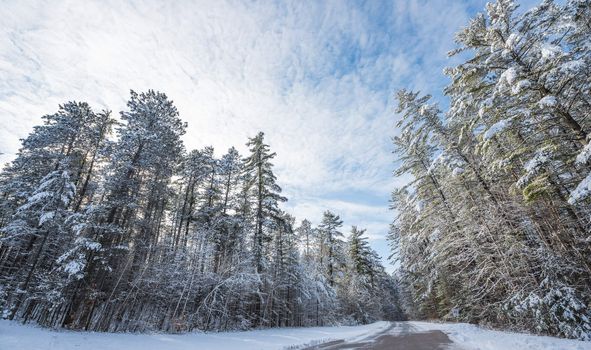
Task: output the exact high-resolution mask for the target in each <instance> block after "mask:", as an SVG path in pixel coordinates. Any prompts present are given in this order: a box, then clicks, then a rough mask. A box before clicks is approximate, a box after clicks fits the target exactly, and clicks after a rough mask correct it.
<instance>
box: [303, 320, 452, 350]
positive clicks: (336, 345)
mask: <svg viewBox="0 0 591 350" xmlns="http://www.w3.org/2000/svg"><path fill="white" fill-rule="evenodd" d="M454 348H457V347H456V346H455V345H454V344H453V343H452V341H451V340H450V339H449V337H448V336H447V335H446V334H445V333H443V332H442V331H440V330H422V329H419V328H417V327H416V326H414V325H413V324H411V323H409V322H397V323H392V324H391V325H390V327H388V328H387V329H386V330H384V331H382V332H378V333H376V334H373V335H371V336H369V337H367V338H365V339H361V340H359V341H354V342H350V341H349V342H347V341H345V340H335V341H330V342H326V343H323V344H319V345H315V346H311V347H308V348H306V349H305V350H316V349H318V350H344V349H359V350H391V349H405V350H435V349H454Z"/></svg>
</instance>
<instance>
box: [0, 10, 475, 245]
mask: <svg viewBox="0 0 591 350" xmlns="http://www.w3.org/2000/svg"><path fill="white" fill-rule="evenodd" d="M478 3H479V6H482V5H483V4H481V3H480V2H478ZM466 13H467V5H465V4H463V3H460V2H453V3H449V2H438V1H433V2H430V3H428V2H424V1H411V0H408V1H395V2H378V1H369V2H367V3H365V4H362V3H356V2H353V3H347V2H345V1H327V2H324V1H293V2H283V1H281V2H267V1H262V2H241V1H221V0H220V1H176V2H169V1H141V2H140V1H137V2H136V1H132V2H124V1H82V2H81V1H59V2H58V1H52V2H41V1H38V2H27V1H18V2H17V1H15V2H8V3H3V5H2V7H1V8H0V16H1V17H2V18H3V20H2V22H0V76H2V79H1V80H0V121H1V126H0V152H5V153H9V155H8V156H5V158H4V159H8V158H10V154H14V152H16V150H17V149H18V146H19V141H18V139H19V138H22V137H25V136H26V134H27V133H28V132H29V131H30V130H31V128H32V127H33V125H35V124H38V123H39V122H40V117H41V116H42V115H43V114H47V113H52V112H54V111H55V110H56V109H57V105H58V104H59V103H62V102H64V101H67V100H84V101H88V102H89V103H91V104H92V105H93V106H95V107H96V108H110V109H112V110H114V111H119V110H122V109H124V108H125V101H126V99H127V97H128V95H129V94H128V92H129V89H135V90H138V91H142V90H146V89H149V88H152V89H156V90H160V91H163V92H165V93H167V94H168V95H169V97H170V98H172V99H173V100H174V101H175V103H176V105H177V107H178V109H179V111H180V113H181V117H182V118H183V119H184V120H186V121H188V122H189V129H188V132H187V135H186V137H185V143H186V145H187V147H188V148H197V147H203V146H205V145H213V146H214V147H215V148H216V149H217V151H218V153H222V152H224V151H225V150H226V149H227V148H228V147H230V146H232V145H235V146H238V147H239V149H241V150H243V151H244V147H243V146H244V143H245V142H246V138H247V137H248V136H252V135H254V134H255V133H256V132H257V131H259V130H263V131H265V132H266V134H267V140H268V142H269V143H270V144H271V147H272V149H273V150H274V151H276V152H277V153H278V156H277V158H276V160H275V162H276V168H277V173H278V177H279V182H280V184H282V185H283V187H284V189H285V192H286V194H287V195H288V196H289V197H290V199H291V203H289V205H288V208H290V209H293V210H294V212H295V213H296V214H297V215H298V216H310V217H313V216H316V217H318V216H319V215H321V213H322V212H323V211H324V209H333V210H335V211H337V212H339V213H340V214H341V215H342V217H343V218H345V219H346V220H347V222H348V223H349V222H351V223H358V224H359V225H360V226H364V227H367V228H369V229H370V230H369V231H371V233H372V234H373V235H383V234H384V233H385V232H386V230H387V224H388V222H389V221H390V218H391V215H390V213H389V212H388V211H387V200H383V201H382V200H378V201H377V202H375V201H374V202H373V203H363V201H362V203H358V204H355V203H354V202H356V200H355V198H348V199H346V200H344V199H341V200H335V199H329V197H327V194H329V193H334V192H346V191H353V192H355V191H357V192H366V193H370V194H372V195H374V196H381V198H387V192H389V191H390V190H391V188H392V186H393V180H392V179H391V171H392V168H393V159H392V157H393V156H392V155H391V153H390V152H391V147H390V137H391V136H392V135H393V134H394V133H395V130H394V123H395V116H394V113H393V111H394V107H393V103H394V101H393V99H392V95H393V93H394V90H395V89H397V88H401V87H411V88H421V89H424V90H432V91H435V90H437V89H439V88H440V87H441V86H443V85H444V83H445V80H443V79H442V76H441V73H440V72H441V69H442V68H443V66H444V65H445V64H446V63H449V62H446V59H445V56H444V55H445V52H446V51H448V50H449V49H451V48H452V38H453V32H454V31H455V30H456V29H457V28H458V27H459V26H460V25H461V24H463V23H466V21H467V18H468V17H467V14H466ZM373 238H378V237H375V236H374V237H373Z"/></svg>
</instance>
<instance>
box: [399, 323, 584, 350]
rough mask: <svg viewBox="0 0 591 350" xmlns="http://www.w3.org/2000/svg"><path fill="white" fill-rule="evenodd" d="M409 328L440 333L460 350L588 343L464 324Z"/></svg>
mask: <svg viewBox="0 0 591 350" xmlns="http://www.w3.org/2000/svg"><path fill="white" fill-rule="evenodd" d="M410 324H412V325H413V326H415V327H416V328H417V329H418V330H419V331H428V330H440V331H442V332H444V333H446V334H447V335H448V336H449V338H450V339H451V340H452V341H453V342H454V343H456V344H457V345H458V346H459V347H460V349H463V350H591V342H584V341H580V340H571V339H561V338H555V337H544V336H537V335H530V334H522V333H511V332H502V331H493V330H488V329H484V328H481V327H478V326H475V325H471V324H467V323H432V322H415V321H413V322H410Z"/></svg>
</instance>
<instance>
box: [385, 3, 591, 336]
mask: <svg viewBox="0 0 591 350" xmlns="http://www.w3.org/2000/svg"><path fill="white" fill-rule="evenodd" d="M456 42H457V44H458V45H459V48H458V49H456V50H454V51H452V52H451V53H450V55H452V56H458V57H460V58H461V59H462V62H461V63H460V64H458V65H457V66H455V67H453V68H449V69H447V70H446V71H445V72H446V74H447V76H448V77H449V78H450V80H451V82H450V84H449V85H448V86H447V87H446V88H445V90H444V94H445V96H446V97H447V98H449V102H450V103H449V108H446V110H445V111H442V108H441V107H439V106H438V105H437V104H436V103H433V102H432V101H431V97H430V96H429V95H422V94H420V93H419V92H413V91H408V90H401V91H399V92H398V93H397V99H398V110H397V112H398V113H399V115H400V117H401V119H400V121H399V122H398V127H399V131H400V134H399V135H398V136H396V137H395V138H394V146H395V153H396V154H397V156H398V167H397V170H396V175H397V176H401V177H404V178H407V179H409V181H408V183H407V184H406V185H405V186H401V187H399V188H397V189H396V190H395V191H394V192H393V195H392V206H393V208H394V210H395V212H396V219H395V221H394V223H393V225H392V230H391V233H390V239H391V242H392V246H393V248H394V254H393V257H395V258H397V259H399V261H400V264H401V269H400V272H399V278H400V283H401V298H402V301H403V307H404V309H405V311H406V312H407V313H408V314H409V315H410V316H411V317H413V318H439V319H449V320H456V321H464V322H466V321H467V322H474V323H482V324H490V325H493V326H501V327H505V328H511V329H518V330H527V331H531V332H535V333H542V334H551V335H559V336H564V337H570V338H579V339H587V340H589V339H591V310H590V307H589V306H590V305H591V245H590V242H591V209H590V208H591V206H590V205H591V163H590V158H591V145H590V143H589V141H590V140H591V136H590V132H591V119H590V116H591V114H590V113H591V94H590V92H591V6H590V4H589V1H586V0H569V1H565V2H564V3H563V4H556V3H554V2H553V1H543V2H541V3H540V4H539V5H538V6H537V7H535V8H533V9H531V10H528V11H520V10H519V9H518V5H517V4H515V3H514V2H513V1H510V0H499V1H496V2H493V3H490V4H488V5H487V7H486V11H485V12H484V13H481V14H478V15H477V16H476V17H475V18H473V19H472V20H471V21H470V23H469V24H468V25H467V26H466V27H465V28H463V29H462V30H461V31H460V32H458V33H457V34H456Z"/></svg>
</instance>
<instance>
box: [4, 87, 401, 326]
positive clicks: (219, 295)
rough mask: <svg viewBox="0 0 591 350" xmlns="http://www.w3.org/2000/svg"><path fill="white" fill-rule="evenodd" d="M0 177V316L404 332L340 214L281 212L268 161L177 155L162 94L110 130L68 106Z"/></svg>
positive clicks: (364, 248) (255, 151)
mask: <svg viewBox="0 0 591 350" xmlns="http://www.w3.org/2000/svg"><path fill="white" fill-rule="evenodd" d="M43 121H44V122H43V125H39V126H36V127H35V128H34V130H33V132H32V133H31V134H29V135H28V137H26V138H25V139H23V140H22V147H21V148H20V150H19V151H18V154H17V155H16V158H15V159H14V160H13V161H12V162H11V163H9V164H7V165H6V166H5V168H4V169H3V171H2V172H1V173H0V198H1V200H0V228H1V229H0V309H1V310H2V312H3V317H4V318H8V319H15V320H21V321H23V322H36V323H38V324H40V325H43V326H48V327H66V328H70V329H84V330H97V331H144V330H164V331H170V332H180V331H190V330H193V329H202V330H224V329H248V328H253V327H280V326H310V325H331V324H337V323H344V322H347V323H360V322H370V321H373V320H376V319H387V318H395V317H400V311H399V310H398V309H397V307H396V296H397V294H396V293H397V289H396V284H395V282H394V280H393V278H392V277H391V276H389V275H388V274H387V273H386V272H385V271H384V268H383V266H382V265H381V264H380V261H379V257H378V256H377V254H376V253H375V251H373V250H372V249H371V248H370V247H369V245H368V243H367V239H366V237H365V236H364V230H361V229H357V228H353V229H352V232H351V233H350V235H348V238H347V239H345V238H344V235H343V233H342V231H341V228H342V221H341V219H340V218H339V216H338V215H336V214H334V213H332V212H330V211H326V212H325V213H324V217H323V220H322V222H321V223H320V224H319V225H318V226H317V227H313V225H312V224H311V223H310V222H309V221H308V220H303V221H302V222H301V223H300V224H299V225H297V227H296V223H295V218H294V217H293V216H291V215H289V214H288V213H286V212H284V211H283V210H281V209H280V207H279V204H280V203H281V202H284V201H286V200H287V199H286V198H285V197H283V196H282V195H281V188H280V186H279V185H278V184H277V179H276V176H275V175H274V173H273V164H272V160H273V158H274V157H275V153H273V152H271V150H270V147H269V146H268V145H267V144H266V143H265V140H264V134H263V133H262V132H261V133H259V134H257V135H256V136H255V137H252V138H250V139H249V140H248V143H247V146H248V155H246V156H245V157H243V156H241V155H240V154H239V152H238V151H237V150H236V149H235V148H230V149H229V150H228V151H227V153H226V154H224V155H223V156H221V157H220V158H216V157H215V155H214V150H213V148H212V147H205V148H203V149H200V150H193V151H186V150H185V148H184V146H183V142H182V139H181V138H182V136H183V134H184V133H185V129H186V123H184V122H183V121H182V120H181V119H180V118H179V113H178V111H177V109H176V108H175V106H174V105H173V103H172V101H170V100H169V99H168V98H167V97H166V95H164V94H162V93H159V92H155V91H148V92H146V93H136V92H133V91H132V92H131V97H130V99H129V102H128V103H127V110H126V111H123V112H121V114H120V118H118V119H116V118H114V117H113V116H112V114H111V112H109V111H100V112H95V111H93V109H92V108H91V107H90V106H89V105H88V104H87V103H81V102H68V103H65V104H63V105H62V106H60V107H59V110H58V111H57V113H55V114H51V115H46V116H44V117H43Z"/></svg>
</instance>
